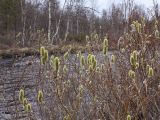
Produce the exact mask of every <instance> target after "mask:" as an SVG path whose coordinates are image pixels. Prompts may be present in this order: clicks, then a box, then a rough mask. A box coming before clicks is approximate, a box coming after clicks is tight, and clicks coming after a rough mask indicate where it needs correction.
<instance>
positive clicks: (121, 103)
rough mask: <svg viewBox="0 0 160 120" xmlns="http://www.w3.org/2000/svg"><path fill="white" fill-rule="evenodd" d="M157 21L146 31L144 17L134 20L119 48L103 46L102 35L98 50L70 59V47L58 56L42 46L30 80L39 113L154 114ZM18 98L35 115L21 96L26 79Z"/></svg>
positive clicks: (135, 119) (120, 118)
mask: <svg viewBox="0 0 160 120" xmlns="http://www.w3.org/2000/svg"><path fill="white" fill-rule="evenodd" d="M157 24H158V23H157V21H155V25H154V31H153V33H152V34H147V33H146V32H145V19H144V18H142V21H141V22H137V21H133V23H132V25H131V26H132V30H131V32H130V33H125V34H124V35H123V36H122V37H121V39H122V38H123V41H121V40H120V42H119V46H118V48H119V50H116V51H112V52H110V51H108V48H109V44H108V37H107V36H105V37H104V40H103V42H101V44H102V45H101V47H102V48H101V49H100V51H99V52H98V53H97V52H95V51H90V50H86V51H85V53H81V51H79V52H77V54H76V57H75V59H74V60H73V59H72V60H71V59H70V56H71V55H72V54H71V51H70V49H69V50H68V51H67V52H65V53H64V55H63V56H62V57H59V56H53V55H52V56H49V55H48V50H47V49H46V48H45V47H43V46H42V47H41V48H40V64H41V68H40V69H41V70H40V71H41V74H40V80H36V82H35V83H36V84H37V88H36V89H37V96H35V98H34V99H35V101H37V104H38V106H39V112H40V114H41V118H42V119H64V120H76V119H80V120H82V119H84V120H85V119H90V120H93V119H101V120H125V119H127V120H158V119H159V116H160V114H159V113H160V111H159V110H160V103H159V101H160V83H159V79H160V77H159V72H160V69H159V67H160V62H159V61H160V53H159V47H160V46H159V45H160V44H159V43H160V36H159V34H158V33H159V32H158V30H157V29H156V26H157ZM150 38H152V39H150ZM87 39H88V37H87ZM125 43H128V44H125ZM122 44H123V45H122ZM120 46H123V47H120ZM98 54H100V55H98ZM27 94H29V93H27ZM19 98H20V101H19V102H20V103H22V106H24V109H25V110H26V112H27V113H29V114H28V117H29V118H32V117H33V116H35V114H36V113H35V112H34V111H33V110H34V108H33V107H31V106H32V103H31V101H26V99H27V96H25V85H24V86H22V87H21V89H20V90H19Z"/></svg>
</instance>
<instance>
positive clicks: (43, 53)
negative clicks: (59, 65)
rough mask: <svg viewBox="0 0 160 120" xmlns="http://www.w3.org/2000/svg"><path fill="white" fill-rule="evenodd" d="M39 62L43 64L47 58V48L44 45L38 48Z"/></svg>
mask: <svg viewBox="0 0 160 120" xmlns="http://www.w3.org/2000/svg"><path fill="white" fill-rule="evenodd" d="M40 56H41V63H42V64H43V65H44V64H45V63H46V62H47V60H48V50H46V49H45V48H44V47H41V48H40Z"/></svg>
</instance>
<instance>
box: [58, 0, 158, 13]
mask: <svg viewBox="0 0 160 120" xmlns="http://www.w3.org/2000/svg"><path fill="white" fill-rule="evenodd" d="M64 1H65V0H60V2H61V5H62V4H63V3H64ZM86 1H87V3H86V6H89V5H90V4H91V1H92V0H86ZM95 1H96V10H98V11H99V12H101V11H102V9H107V8H109V6H110V5H111V4H112V3H122V1H124V0H95ZM157 2H158V4H160V0H157ZM135 3H137V4H143V5H144V6H145V7H146V8H151V7H152V6H153V0H135Z"/></svg>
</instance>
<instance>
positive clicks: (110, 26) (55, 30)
mask: <svg viewBox="0 0 160 120" xmlns="http://www.w3.org/2000/svg"><path fill="white" fill-rule="evenodd" d="M96 2H98V1H96V0H92V1H91V3H93V4H91V7H86V5H85V3H86V0H65V2H64V4H63V5H62V6H60V2H59V1H58V0H44V1H40V0H34V1H33V0H1V1H0V49H8V48H11V47H13V48H14V47H36V46H37V45H38V44H43V45H44V44H45V45H57V44H66V43H68V44H70V43H78V44H83V43H86V35H91V34H98V35H99V36H98V37H99V39H100V40H101V39H103V38H104V36H105V35H106V34H108V35H109V36H108V38H109V43H110V44H111V46H115V44H116V43H117V41H118V39H119V37H120V36H121V35H122V34H123V33H128V32H129V30H130V29H131V26H130V25H131V23H132V21H136V20H137V21H141V18H142V17H144V18H145V20H146V32H147V33H151V32H152V31H153V29H154V28H153V27H152V26H153V24H154V22H155V20H157V21H158V20H160V17H159V16H160V15H159V14H160V12H159V6H158V3H157V1H155V0H153V7H152V8H150V9H145V7H144V6H143V5H138V4H136V3H135V2H134V0H123V2H122V3H121V4H112V5H111V6H110V7H109V8H106V9H104V10H103V11H102V12H101V11H97V10H96V9H95V8H96Z"/></svg>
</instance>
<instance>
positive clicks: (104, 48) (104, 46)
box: [103, 38, 108, 55]
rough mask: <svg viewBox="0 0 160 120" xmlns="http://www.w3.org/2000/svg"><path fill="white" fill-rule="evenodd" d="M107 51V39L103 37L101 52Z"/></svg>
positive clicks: (105, 52)
mask: <svg viewBox="0 0 160 120" xmlns="http://www.w3.org/2000/svg"><path fill="white" fill-rule="evenodd" d="M107 52H108V39H107V38H105V39H104V41H103V54H104V55H106V54H107Z"/></svg>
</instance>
